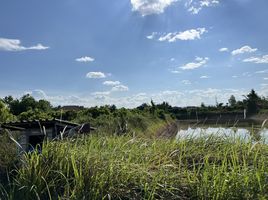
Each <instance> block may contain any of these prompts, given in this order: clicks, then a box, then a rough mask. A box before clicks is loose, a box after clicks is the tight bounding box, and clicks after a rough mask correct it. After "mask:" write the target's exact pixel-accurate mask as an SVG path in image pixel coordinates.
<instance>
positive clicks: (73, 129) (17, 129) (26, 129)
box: [0, 119, 95, 152]
mask: <svg viewBox="0 0 268 200" xmlns="http://www.w3.org/2000/svg"><path fill="white" fill-rule="evenodd" d="M0 129H7V130H9V131H11V132H12V133H17V135H18V143H19V144H20V145H21V147H22V148H23V150H24V151H26V152H27V151H31V150H32V149H34V148H35V147H36V146H37V145H38V144H42V142H43V141H44V139H45V138H47V139H49V140H52V139H54V138H61V137H67V136H73V135H74V134H78V133H89V132H90V131H91V130H95V128H93V127H91V126H90V125H89V124H82V125H80V124H77V123H73V122H69V121H64V120H60V119H53V120H32V121H26V120H23V121H16V122H8V123H3V124H1V125H0Z"/></svg>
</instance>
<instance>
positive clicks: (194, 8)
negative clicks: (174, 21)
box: [185, 0, 220, 14]
mask: <svg viewBox="0 0 268 200" xmlns="http://www.w3.org/2000/svg"><path fill="white" fill-rule="evenodd" d="M219 3H220V1H219V0H188V1H187V3H186V4H185V6H186V7H187V8H188V11H189V12H190V13H192V14H198V13H199V12H200V11H201V10H202V9H203V8H205V7H212V6H215V5H217V4H219Z"/></svg>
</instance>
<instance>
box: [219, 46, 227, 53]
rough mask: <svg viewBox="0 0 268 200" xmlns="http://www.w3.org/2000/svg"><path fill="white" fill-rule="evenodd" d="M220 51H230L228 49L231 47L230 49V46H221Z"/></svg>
mask: <svg viewBox="0 0 268 200" xmlns="http://www.w3.org/2000/svg"><path fill="white" fill-rule="evenodd" d="M219 51H220V52H228V51H229V49H228V48H226V47H223V48H220V49H219Z"/></svg>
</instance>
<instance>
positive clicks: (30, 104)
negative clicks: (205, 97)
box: [0, 89, 268, 122]
mask: <svg viewBox="0 0 268 200" xmlns="http://www.w3.org/2000/svg"><path fill="white" fill-rule="evenodd" d="M243 97H244V98H243V100H240V101H237V100H236V98H235V96H234V95H231V96H230V98H229V100H228V102H227V103H226V104H224V103H218V102H216V104H215V105H208V106H207V105H205V104H204V103H201V105H200V106H197V107H179V106H171V105H170V104H169V103H168V102H163V103H160V104H156V103H155V102H154V101H153V100H151V102H150V103H144V104H142V105H140V106H138V107H137V108H134V109H125V108H120V109H119V108H117V107H116V106H115V105H106V106H100V107H97V106H96V107H91V108H85V107H82V106H80V107H78V106H69V107H68V106H66V107H65V106H57V107H55V106H52V104H51V103H50V102H49V101H47V100H45V99H41V100H36V99H35V98H34V97H32V96H31V95H29V94H26V95H23V96H22V97H21V98H19V99H18V98H14V97H12V96H6V97H4V98H2V99H0V122H4V121H12V120H33V119H52V118H61V119H64V120H71V121H82V120H92V119H95V118H98V117H100V116H117V117H118V116H121V118H122V116H123V115H126V113H135V114H145V113H147V114H149V115H152V116H156V117H158V118H160V119H165V117H166V115H170V116H171V117H173V118H177V119H186V118H195V117H196V112H198V115H199V116H200V117H202V116H206V115H208V114H217V113H229V114H234V113H241V112H243V110H244V109H246V110H247V113H248V114H249V115H253V114H257V113H260V112H265V111H266V110H268V99H267V98H266V97H261V96H259V95H258V94H257V93H256V92H255V90H253V89H252V90H251V91H250V92H249V93H248V94H247V95H244V96H243Z"/></svg>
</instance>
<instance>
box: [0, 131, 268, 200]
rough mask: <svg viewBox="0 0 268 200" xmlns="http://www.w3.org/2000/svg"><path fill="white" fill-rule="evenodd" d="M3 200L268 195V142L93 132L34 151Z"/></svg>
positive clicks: (4, 190) (4, 189)
mask: <svg viewBox="0 0 268 200" xmlns="http://www.w3.org/2000/svg"><path fill="white" fill-rule="evenodd" d="M22 160H23V164H22V165H21V166H20V167H19V168H18V169H17V170H16V171H13V173H11V175H10V182H9V184H8V185H5V187H3V186H2V187H1V189H0V191H1V192H0V195H1V198H2V199H266V198H268V195H267V190H268V146H267V145H266V144H264V143H262V142H261V141H260V142H258V143H255V142H253V141H243V140H241V139H239V138H237V139H233V138H230V139H228V138H222V137H217V136H209V137H200V138H184V139H179V140H172V139H156V138H155V139H146V138H139V137H130V136H87V137H85V138H76V139H72V140H63V141H59V142H47V143H44V144H43V151H42V154H39V153H38V152H37V151H36V152H34V153H32V154H26V155H25V156H24V157H23V158H22Z"/></svg>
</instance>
